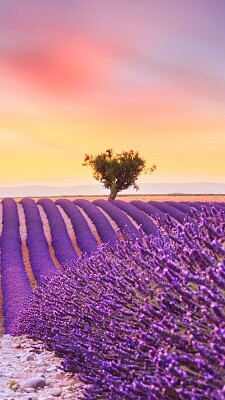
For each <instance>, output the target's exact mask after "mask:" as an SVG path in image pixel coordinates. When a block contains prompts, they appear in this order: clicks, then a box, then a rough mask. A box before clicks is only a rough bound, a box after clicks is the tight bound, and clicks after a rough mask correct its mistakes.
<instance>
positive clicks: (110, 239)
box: [74, 199, 118, 245]
mask: <svg viewBox="0 0 225 400" xmlns="http://www.w3.org/2000/svg"><path fill="white" fill-rule="evenodd" d="M74 204H76V205H77V206H79V207H81V208H82V209H83V210H84V211H85V212H86V214H87V215H88V216H89V218H91V220H92V222H93V223H94V224H95V226H96V228H97V231H98V234H99V236H100V238H101V240H102V242H103V243H110V244H111V245H114V244H115V243H116V241H117V240H118V235H116V233H115V231H114V229H113V228H112V226H111V225H110V223H109V221H108V219H107V218H106V217H105V215H104V214H103V213H102V212H101V211H100V210H99V208H98V207H97V206H96V205H95V204H93V203H91V202H90V201H88V200H83V199H77V200H75V201H74Z"/></svg>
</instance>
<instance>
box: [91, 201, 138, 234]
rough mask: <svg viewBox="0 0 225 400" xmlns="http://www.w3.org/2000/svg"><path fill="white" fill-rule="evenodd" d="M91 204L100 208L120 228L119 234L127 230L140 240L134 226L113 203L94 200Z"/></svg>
mask: <svg viewBox="0 0 225 400" xmlns="http://www.w3.org/2000/svg"><path fill="white" fill-rule="evenodd" d="M93 204H95V205H96V206H98V207H100V208H102V209H103V210H104V211H105V212H106V213H107V214H108V215H109V216H110V218H112V219H113V220H114V221H115V222H116V224H117V225H118V227H119V228H120V230H121V232H124V231H126V230H127V229H128V230H129V232H130V233H131V234H132V235H133V236H134V237H137V238H140V237H141V236H140V232H139V231H138V229H137V228H136V226H135V225H134V224H133V223H132V222H131V220H130V219H129V218H128V217H127V215H126V213H124V212H123V211H122V210H120V209H118V208H117V207H116V206H115V205H114V202H113V204H112V202H109V201H105V200H101V199H99V200H94V201H93Z"/></svg>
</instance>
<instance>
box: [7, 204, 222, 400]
mask: <svg viewBox="0 0 225 400" xmlns="http://www.w3.org/2000/svg"><path fill="white" fill-rule="evenodd" d="M194 216H195V218H196V223H197V224H198V231H197V232H196V230H194V229H193V226H192V225H191V224H190V223H189V222H188V221H185V223H184V225H183V226H182V225H180V224H177V223H176V222H175V221H174V219H173V218H171V217H169V216H168V215H167V216H166V218H165V220H164V221H163V222H160V221H159V228H158V229H159V231H158V235H157V236H153V235H150V236H144V240H143V241H140V240H134V239H133V237H132V236H129V235H128V236H127V238H126V241H118V243H117V244H116V245H115V247H114V249H112V248H111V247H110V246H109V245H103V246H102V247H101V248H99V249H98V251H97V252H96V253H94V254H92V255H91V257H87V256H83V257H82V258H81V259H79V260H78V261H77V262H76V263H74V265H70V266H64V269H63V271H62V272H61V273H60V274H59V275H58V276H55V277H53V278H52V279H51V280H50V281H47V280H46V281H45V282H43V284H42V285H41V286H40V287H39V288H38V289H37V290H36V291H35V293H34V295H33V297H31V299H29V301H28V302H27V304H26V306H25V308H24V311H23V312H22V313H21V315H20V317H19V319H18V320H17V323H16V325H15V327H14V333H15V334H21V333H26V334H27V335H28V336H30V337H34V338H37V339H40V340H44V342H45V343H46V346H47V347H48V348H49V349H52V350H55V352H56V354H57V355H59V356H61V357H62V359H63V361H62V366H63V368H64V369H65V370H66V371H71V372H79V374H80V377H81V379H82V380H83V381H84V382H86V383H88V384H90V387H89V388H88V389H87V390H86V392H85V398H86V399H89V400H91V399H110V400H115V399H116V400H124V399H130V400H137V399H138V400H151V399H155V400H156V399H157V400H158V399H164V400H170V399H175V400H176V399H179V400H186V399H188V400H197V399H201V400H206V399H212V400H216V399H224V398H225V340H224V337H225V312H224V308H225V214H224V213H223V212H220V211H218V210H216V209H215V208H213V207H212V208H210V209H205V210H204V211H202V212H201V214H197V213H196V214H194Z"/></svg>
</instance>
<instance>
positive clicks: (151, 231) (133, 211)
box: [113, 200, 157, 235]
mask: <svg viewBox="0 0 225 400" xmlns="http://www.w3.org/2000/svg"><path fill="white" fill-rule="evenodd" d="M113 204H115V206H117V207H118V208H120V209H121V210H123V211H124V212H125V213H126V214H128V215H130V216H131V218H133V219H134V221H136V222H137V223H138V225H141V226H142V229H143V231H144V232H145V233H146V234H147V235H157V227H156V225H155V223H154V222H153V220H152V219H151V218H150V217H149V216H148V215H147V214H146V213H144V212H143V211H142V210H140V209H138V208H136V207H134V206H133V205H132V204H131V203H127V202H126V201H122V200H114V202H113Z"/></svg>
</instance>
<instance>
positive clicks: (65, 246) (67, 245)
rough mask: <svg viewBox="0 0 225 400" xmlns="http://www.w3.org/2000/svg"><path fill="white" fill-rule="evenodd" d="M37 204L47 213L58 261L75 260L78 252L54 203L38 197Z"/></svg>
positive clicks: (62, 262)
mask: <svg viewBox="0 0 225 400" xmlns="http://www.w3.org/2000/svg"><path fill="white" fill-rule="evenodd" d="M38 204H40V205H41V206H42V207H43V209H44V211H45V213H46V215H47V218H48V222H49V226H50V230H51V236H52V246H53V247H54V251H55V255H56V257H57V259H58V261H59V263H60V264H64V263H65V262H66V261H72V260H76V259H77V258H78V254H77V253H76V251H75V249H74V246H73V244H72V242H71V240H70V237H69V234H68V232H67V228H66V224H65V222H64V220H63V218H62V215H61V214H60V211H59V210H58V207H57V206H56V204H55V203H54V202H53V201H52V200H50V199H47V198H43V199H40V200H39V201H38Z"/></svg>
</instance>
